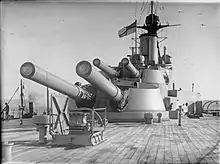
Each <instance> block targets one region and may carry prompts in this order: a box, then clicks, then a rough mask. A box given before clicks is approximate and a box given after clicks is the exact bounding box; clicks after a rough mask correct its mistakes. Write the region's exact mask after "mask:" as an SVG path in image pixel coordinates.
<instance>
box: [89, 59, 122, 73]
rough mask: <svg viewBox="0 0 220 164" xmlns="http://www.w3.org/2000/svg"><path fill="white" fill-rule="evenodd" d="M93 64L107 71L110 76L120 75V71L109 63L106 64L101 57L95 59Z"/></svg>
mask: <svg viewBox="0 0 220 164" xmlns="http://www.w3.org/2000/svg"><path fill="white" fill-rule="evenodd" d="M93 65H94V66H96V67H97V68H99V69H101V70H102V71H103V72H104V73H106V74H107V75H108V76H110V77H117V76H119V72H117V71H116V70H114V69H113V68H111V67H109V66H108V65H107V64H105V63H104V62H103V61H101V60H100V59H98V58H96V59H94V60H93Z"/></svg>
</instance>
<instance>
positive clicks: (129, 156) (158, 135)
mask: <svg viewBox="0 0 220 164" xmlns="http://www.w3.org/2000/svg"><path fill="white" fill-rule="evenodd" d="M219 125H220V119H219V117H212V116H208V115H207V116H205V117H203V118H200V119H189V118H185V117H183V119H182V126H178V125H177V120H169V121H163V122H162V123H153V124H151V125H145V124H143V123H118V124H117V123H110V124H108V126H107V129H106V131H105V133H104V136H105V138H106V140H105V142H103V143H101V144H99V145H97V146H93V147H92V146H88V147H70V148H67V147H51V146H50V144H47V145H40V144H38V142H37V139H38V132H37V131H36V129H35V127H34V125H33V124H32V123H31V120H25V121H24V125H22V126H21V125H19V121H18V120H10V121H8V122H7V121H4V123H3V133H2V136H3V141H9V142H12V143H14V146H13V151H12V161H15V162H21V163H31V162H33V163H41V162H42V163H77V164H78V163H115V164H118V163H120V164H121V163H122V164H123V163H126V164H127V163H131V164H134V163H220V145H219V141H220V126H219ZM48 137H49V135H48Z"/></svg>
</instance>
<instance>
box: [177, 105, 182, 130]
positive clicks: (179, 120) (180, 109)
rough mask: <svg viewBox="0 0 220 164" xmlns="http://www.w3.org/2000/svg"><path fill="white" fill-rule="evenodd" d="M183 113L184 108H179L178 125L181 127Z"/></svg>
mask: <svg viewBox="0 0 220 164" xmlns="http://www.w3.org/2000/svg"><path fill="white" fill-rule="evenodd" d="M181 111H182V106H181V105H180V106H179V119H178V125H179V126H181Z"/></svg>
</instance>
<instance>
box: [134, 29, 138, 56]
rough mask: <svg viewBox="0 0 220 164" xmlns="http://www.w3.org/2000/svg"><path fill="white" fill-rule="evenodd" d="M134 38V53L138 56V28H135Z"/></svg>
mask: <svg viewBox="0 0 220 164" xmlns="http://www.w3.org/2000/svg"><path fill="white" fill-rule="evenodd" d="M134 38H135V40H134V41H135V45H134V49H135V51H134V53H135V54H138V50H137V27H136V28H135V33H134Z"/></svg>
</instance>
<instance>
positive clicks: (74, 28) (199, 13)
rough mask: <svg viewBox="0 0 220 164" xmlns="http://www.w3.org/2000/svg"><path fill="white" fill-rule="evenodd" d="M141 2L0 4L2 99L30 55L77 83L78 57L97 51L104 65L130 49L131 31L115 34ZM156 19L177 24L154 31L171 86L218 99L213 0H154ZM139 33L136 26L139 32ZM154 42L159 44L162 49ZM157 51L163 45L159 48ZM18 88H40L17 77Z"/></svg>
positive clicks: (217, 8) (218, 20)
mask: <svg viewBox="0 0 220 164" xmlns="http://www.w3.org/2000/svg"><path fill="white" fill-rule="evenodd" d="M141 6H142V4H141V3H128V2H124V3H101V2H100V3H70V2H65V3H61V2H59V3H56V2H53V3H49V2H12V3H9V2H7V3H6V2H5V3H2V6H1V7H2V10H1V12H2V13H1V17H2V18H1V19H2V54H1V55H2V56H1V58H2V95H3V99H9V98H10V97H11V96H12V94H13V92H14V91H15V89H16V88H17V87H18V86H19V82H20V78H22V77H21V75H20V73H19V70H20V66H21V65H22V64H23V63H24V62H26V61H31V62H33V63H35V64H36V65H38V66H40V67H42V68H44V69H45V70H47V71H49V72H51V73H53V74H55V75H57V76H60V77H61V78H63V79H65V80H67V81H68V82H71V83H75V82H76V81H80V82H84V83H85V81H84V80H82V79H81V78H80V77H78V76H77V74H76V72H75V68H76V65H77V63H78V62H79V61H81V60H87V61H90V62H92V60H93V59H94V58H96V57H99V58H100V59H102V60H103V61H104V62H106V63H107V64H111V65H114V66H116V65H118V62H119V61H120V60H121V59H122V58H123V57H125V56H126V55H128V54H130V53H131V51H130V49H129V47H131V46H132V44H133V43H132V40H131V37H133V36H132V35H131V36H127V37H124V38H119V37H118V35H117V33H118V30H120V29H121V28H122V27H124V26H126V25H129V24H131V23H132V22H133V21H134V19H137V20H140V21H139V24H140V25H142V24H143V23H144V18H145V16H146V15H147V13H148V11H149V6H148V4H146V5H145V11H144V12H143V14H142V16H140V15H141V14H140V13H141ZM157 9H158V10H157V14H158V15H159V16H160V20H161V22H163V23H165V22H169V23H170V24H179V23H180V24H181V26H179V27H172V28H168V29H167V30H164V31H163V32H161V33H160V35H162V36H167V37H168V39H166V40H165V41H163V42H162V45H161V46H162V47H163V46H167V50H168V53H169V54H170V55H171V56H172V62H173V65H174V69H173V78H174V81H175V83H176V86H177V88H182V89H185V90H190V89H191V84H192V83H195V90H196V91H197V92H200V93H201V95H202V97H201V98H202V99H204V100H206V99H208V100H216V99H220V73H219V71H220V55H219V50H220V49H219V45H220V3H216V2H213V3H205V4H203V3H160V4H159V6H158V8H157ZM139 32H141V31H139ZM162 47H161V48H162ZM161 50H162V49H161ZM24 84H25V94H26V96H27V95H28V94H29V93H36V94H39V95H45V94H46V89H45V87H42V86H41V85H39V84H36V83H35V82H32V81H30V80H26V79H24Z"/></svg>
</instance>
